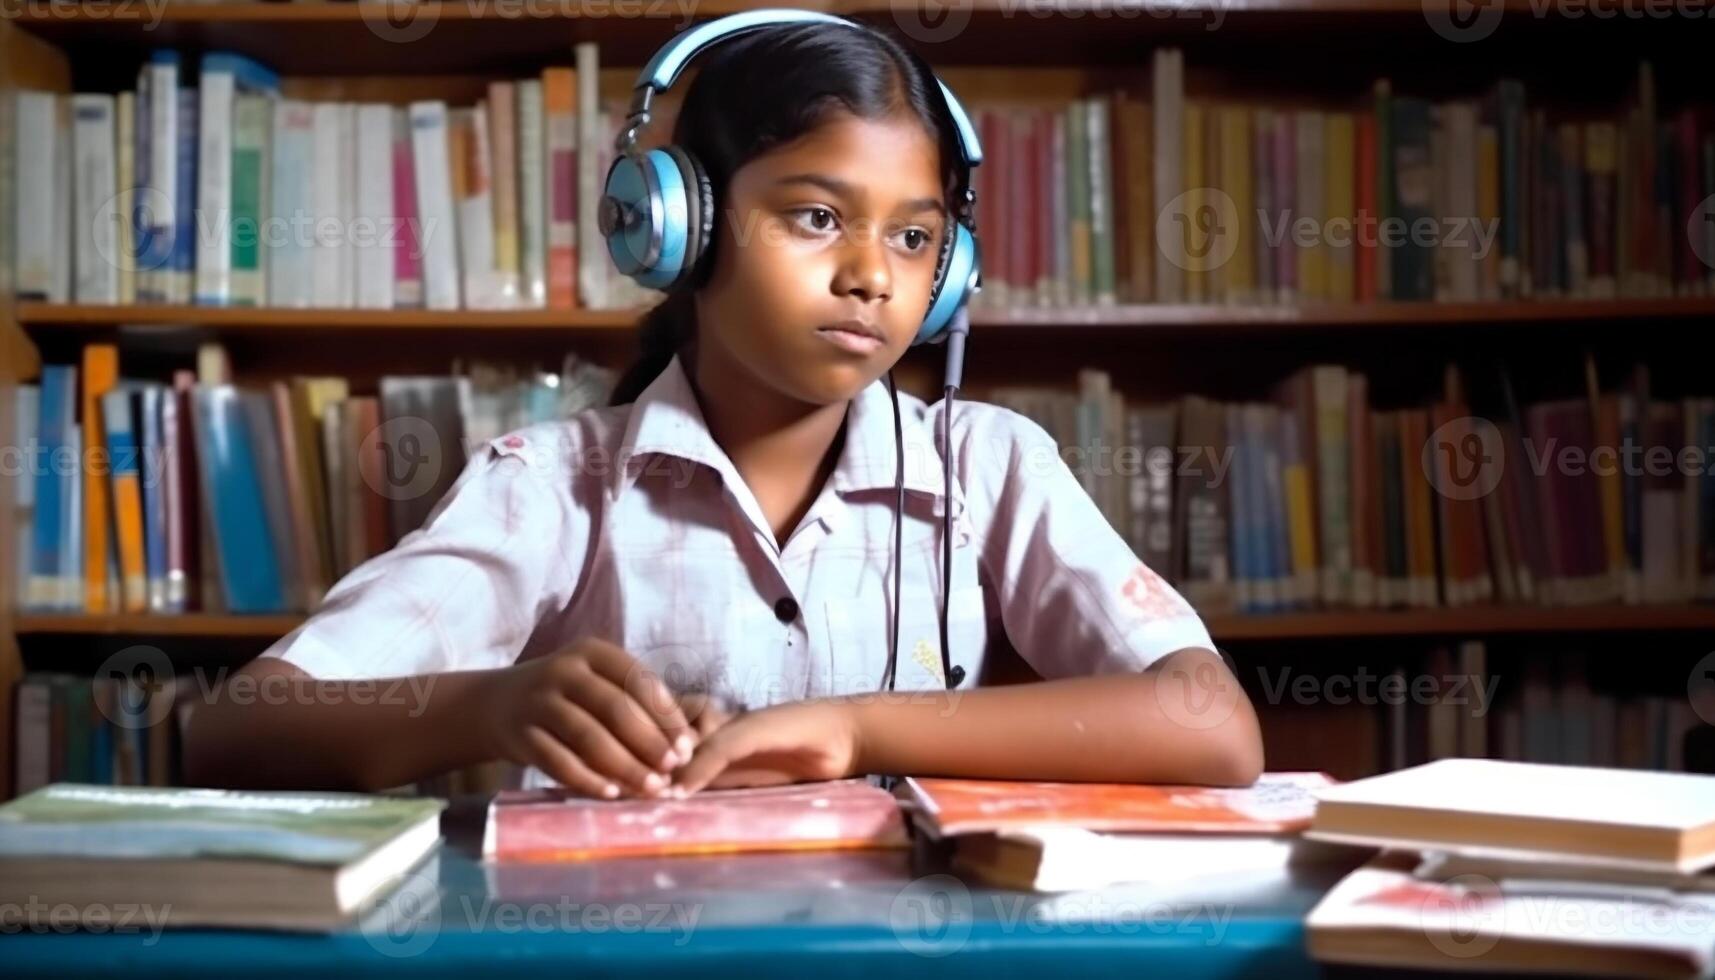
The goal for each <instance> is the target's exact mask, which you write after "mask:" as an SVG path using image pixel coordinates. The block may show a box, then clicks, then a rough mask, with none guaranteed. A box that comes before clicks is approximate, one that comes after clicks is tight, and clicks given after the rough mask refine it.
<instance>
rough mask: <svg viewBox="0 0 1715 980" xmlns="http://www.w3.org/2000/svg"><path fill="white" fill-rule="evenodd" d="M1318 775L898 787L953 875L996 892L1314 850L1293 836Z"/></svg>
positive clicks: (1259, 869) (1203, 873)
mask: <svg viewBox="0 0 1715 980" xmlns="http://www.w3.org/2000/svg"><path fill="white" fill-rule="evenodd" d="M1331 785H1333V781H1332V780H1331V779H1329V777H1328V776H1327V775H1325V774H1323V773H1311V772H1298V773H1293V772H1289V773H1265V774H1264V775H1263V776H1262V777H1261V778H1260V779H1259V780H1258V781H1257V782H1256V783H1255V784H1253V785H1251V786H1247V787H1243V788H1217V787H1207V786H1154V785H1132V784H1118V783H1049V782H1015V781H1003V780H980V779H934V778H915V777H914V778H909V779H906V780H904V781H903V782H902V783H900V785H899V787H898V788H897V790H896V792H897V793H898V795H899V796H900V798H901V800H902V801H903V802H904V804H905V807H906V809H907V811H908V812H909V813H910V814H911V818H912V820H913V822H914V825H915V827H916V829H917V830H918V832H919V833H920V834H922V835H923V836H924V838H925V840H927V841H929V842H930V850H932V851H934V850H939V851H941V852H942V853H943V854H944V856H945V857H946V858H947V859H949V860H950V863H951V866H952V868H953V869H954V870H955V871H958V872H961V873H964V874H968V875H970V876H972V877H973V878H975V879H977V880H979V881H982V882H986V883H988V884H992V885H997V886H1000V887H1003V888H1013V889H1019V890H1024V891H1043V892H1060V891H1078V890H1083V889H1089V888H1102V887H1106V886H1108V885H1116V884H1125V883H1132V882H1166V881H1174V880H1180V879H1187V878H1203V877H1208V876H1219V875H1234V874H1247V873H1262V874H1273V873H1278V872H1279V870H1280V869H1281V868H1283V867H1284V866H1286V865H1287V864H1289V863H1292V862H1294V861H1295V860H1304V859H1308V858H1310V857H1311V856H1312V853H1311V852H1314V851H1317V850H1319V849H1318V848H1315V847H1314V846H1312V847H1308V848H1307V847H1305V846H1304V845H1303V844H1302V841H1301V840H1300V838H1299V832H1300V831H1301V830H1303V829H1304V828H1305V827H1306V826H1308V825H1309V823H1310V818H1311V816H1312V814H1313V813H1314V811H1315V806H1316V803H1315V796H1314V791H1315V790H1318V789H1321V788H1324V787H1328V786H1331Z"/></svg>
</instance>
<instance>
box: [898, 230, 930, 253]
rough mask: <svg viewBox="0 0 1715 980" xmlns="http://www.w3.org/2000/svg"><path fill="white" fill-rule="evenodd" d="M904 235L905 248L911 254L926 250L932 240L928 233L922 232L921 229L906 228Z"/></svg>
mask: <svg viewBox="0 0 1715 980" xmlns="http://www.w3.org/2000/svg"><path fill="white" fill-rule="evenodd" d="M905 235H906V247H907V248H909V249H910V250H911V251H913V252H916V251H919V250H920V249H923V248H926V247H927V246H928V245H929V242H930V241H931V240H932V239H931V236H930V235H929V233H928V232H927V231H924V230H923V229H922V228H907V229H905Z"/></svg>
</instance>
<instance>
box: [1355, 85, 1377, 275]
mask: <svg viewBox="0 0 1715 980" xmlns="http://www.w3.org/2000/svg"><path fill="white" fill-rule="evenodd" d="M1357 123H1358V129H1357V139H1356V143H1357V150H1358V158H1357V159H1356V160H1354V161H1352V174H1353V175H1354V177H1355V178H1356V181H1355V183H1356V188H1355V193H1354V194H1353V197H1355V198H1356V201H1355V203H1356V204H1357V206H1358V227H1357V229H1356V242H1355V244H1356V245H1357V254H1356V256H1355V260H1356V263H1357V269H1356V279H1357V286H1358V302H1360V303H1370V302H1374V301H1375V298H1376V238H1375V236H1376V232H1377V229H1375V228H1372V227H1370V225H1369V222H1371V221H1373V220H1375V219H1376V217H1377V214H1376V117H1375V113H1373V112H1360V113H1358V114H1357Z"/></svg>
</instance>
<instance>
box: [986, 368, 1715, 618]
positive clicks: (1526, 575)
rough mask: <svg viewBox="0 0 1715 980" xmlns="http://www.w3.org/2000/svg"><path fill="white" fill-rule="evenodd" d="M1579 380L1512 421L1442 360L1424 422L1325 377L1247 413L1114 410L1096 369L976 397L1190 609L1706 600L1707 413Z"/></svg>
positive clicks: (1319, 373) (1363, 382)
mask: <svg viewBox="0 0 1715 980" xmlns="http://www.w3.org/2000/svg"><path fill="white" fill-rule="evenodd" d="M1595 370H1596V369H1595V367H1594V365H1593V363H1587V364H1586V372H1587V375H1588V377H1587V378H1586V383H1587V389H1588V394H1587V396H1586V397H1585V398H1575V399H1565V400H1555V401H1545V402H1538V403H1534V404H1528V405H1522V406H1521V405H1520V403H1519V402H1518V400H1517V398H1516V397H1515V395H1514V394H1513V390H1512V383H1511V378H1510V373H1509V372H1508V371H1507V370H1506V369H1505V367H1504V365H1502V366H1501V367H1500V368H1499V369H1498V370H1497V371H1495V372H1493V373H1495V374H1496V375H1498V377H1499V383H1498V385H1487V384H1485V385H1484V386H1482V388H1483V393H1484V394H1486V393H1487V392H1488V391H1489V390H1490V389H1492V388H1497V387H1498V388H1499V390H1500V394H1499V395H1497V396H1495V397H1493V398H1488V399H1486V401H1480V403H1479V408H1480V409H1481V412H1479V411H1478V410H1477V409H1474V408H1473V407H1472V401H1471V399H1470V397H1469V396H1468V395H1467V392H1466V387H1467V384H1466V381H1465V379H1464V376H1463V372H1462V371H1461V369H1460V368H1459V367H1458V366H1456V365H1449V366H1448V369H1447V372H1446V381H1445V384H1444V391H1443V394H1442V396H1441V397H1440V398H1439V399H1437V400H1436V401H1435V402H1434V403H1433V404H1431V405H1428V406H1425V407H1406V408H1390V409H1383V408H1380V407H1378V406H1377V405H1376V404H1374V403H1373V401H1372V398H1371V390H1370V384H1369V380H1368V377H1367V376H1366V375H1365V374H1364V373H1363V372H1361V371H1355V370H1351V369H1348V368H1346V367H1343V366H1341V365H1330V364H1323V365H1312V366H1310V367H1307V368H1304V369H1302V370H1300V371H1298V372H1296V373H1294V374H1292V375H1291V376H1289V377H1288V378H1286V379H1284V380H1283V381H1281V382H1280V383H1279V384H1277V385H1276V386H1275V387H1274V390H1273V391H1272V393H1271V396H1272V397H1271V399H1270V400H1268V401H1257V402H1244V403H1221V402H1216V401H1212V400H1210V399H1208V398H1204V397H1201V396H1195V395H1193V396H1188V397H1185V398H1183V399H1181V400H1179V401H1177V402H1172V403H1165V404H1148V405H1143V406H1137V405H1135V404H1134V405H1130V406H1128V405H1127V403H1126V399H1125V397H1124V395H1123V394H1122V393H1121V392H1119V391H1117V390H1115V389H1114V388H1113V385H1112V382H1111V379H1110V377H1109V376H1108V374H1107V373H1106V372H1105V371H1103V370H1101V369H1097V368H1086V369H1084V370H1081V371H1080V372H1079V376H1078V384H1077V390H1076V391H1066V390H1062V389H1057V388H1045V387H1035V386H1002V387H999V388H996V389H994V390H993V391H992V392H990V393H988V394H987V396H986V397H987V400H990V401H993V402H995V403H997V404H1000V405H1004V406H1006V407H1008V408H1011V409H1013V410H1015V411H1018V412H1020V413H1022V414H1024V415H1026V416H1029V417H1031V418H1032V419H1034V420H1035V421H1037V422H1038V423H1039V424H1041V425H1042V426H1043V427H1044V428H1045V429H1046V430H1047V431H1048V432H1049V434H1050V435H1052V436H1053V437H1054V438H1055V440H1056V442H1058V444H1059V446H1060V447H1061V453H1062V456H1063V458H1066V460H1067V462H1068V464H1069V465H1070V466H1071V468H1072V469H1073V471H1074V473H1075V474H1076V475H1077V476H1078V477H1079V479H1080V480H1081V481H1082V482H1083V484H1084V486H1085V488H1086V490H1088V492H1089V493H1090V496H1091V497H1092V498H1093V499H1094V500H1095V501H1096V503H1097V505H1098V506H1099V507H1100V508H1101V510H1102V512H1103V513H1104V514H1105V515H1106V516H1107V517H1108V520H1109V521H1110V523H1111V524H1112V525H1113V527H1114V528H1116V529H1117V530H1119V531H1120V533H1121V534H1122V535H1124V536H1125V538H1126V540H1127V541H1128V543H1129V544H1130V545H1131V547H1132V549H1133V550H1134V551H1135V552H1136V553H1137V554H1138V556H1139V557H1140V558H1142V559H1143V560H1144V561H1145V563H1147V564H1149V565H1150V567H1152V568H1156V569H1159V570H1162V571H1163V572H1164V574H1166V575H1167V576H1168V577H1169V578H1170V580H1172V581H1173V582H1174V583H1175V584H1176V585H1177V586H1178V587H1179V588H1180V589H1181V590H1182V591H1183V592H1184V593H1185V594H1186V597H1187V598H1188V599H1190V600H1191V602H1192V603H1193V604H1194V605H1196V606H1197V607H1198V609H1199V610H1201V611H1203V612H1204V613H1205V614H1211V613H1214V614H1219V613H1228V612H1235V611H1236V612H1279V611H1289V610H1298V609H1305V608H1312V607H1321V608H1429V607H1443V606H1445V607H1456V606H1469V605H1474V604H1486V603H1491V602H1500V603H1508V604H1538V605H1556V606H1559V605H1594V604H1602V603H1617V602H1624V603H1626V604H1651V603H1686V602H1691V601H1694V600H1705V599H1711V598H1715V480H1711V479H1710V478H1709V475H1708V474H1707V472H1705V471H1706V470H1707V466H1705V465H1701V464H1698V465H1690V464H1692V463H1695V462H1696V461H1697V460H1700V459H1705V458H1707V456H1706V453H1705V452H1704V450H1703V449H1699V448H1698V447H1710V446H1715V400H1711V399H1708V398H1684V399H1664V398H1659V397H1652V396H1651V394H1650V389H1649V372H1648V370H1647V368H1646V367H1645V366H1642V365H1640V366H1638V367H1637V368H1635V369H1634V370H1633V371H1632V373H1631V376H1630V377H1629V378H1628V379H1627V382H1626V384H1625V385H1624V386H1623V387H1622V388H1621V389H1620V390H1617V391H1600V390H1598V387H1597V380H1596V374H1595ZM1488 373H1489V372H1485V375H1486V374H1488ZM1485 380H1486V378H1485ZM1688 447H1690V449H1692V450H1695V455H1692V454H1688V453H1687V452H1686V450H1687V448H1688Z"/></svg>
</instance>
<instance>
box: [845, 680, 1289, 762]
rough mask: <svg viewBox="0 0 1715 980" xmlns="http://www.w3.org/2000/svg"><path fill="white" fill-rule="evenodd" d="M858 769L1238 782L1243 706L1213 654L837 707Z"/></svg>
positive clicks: (1256, 749) (1247, 735) (1249, 722)
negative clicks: (844, 711) (852, 728)
mask: <svg viewBox="0 0 1715 980" xmlns="http://www.w3.org/2000/svg"><path fill="white" fill-rule="evenodd" d="M847 704H848V706H849V708H850V710H851V711H852V712H853V714H854V718H855V725H856V728H857V741H858V759H857V768H858V771H859V772H874V773H892V774H898V775H941V776H955V777H965V778H975V779H1040V780H1050V781H1070V782H1140V783H1142V782H1148V783H1193V784H1214V785H1249V784H1250V783H1252V782H1254V781H1255V779H1256V777H1257V775H1258V774H1259V773H1260V772H1261V771H1262V766H1263V759H1262V736H1261V733H1260V730H1259V728H1258V725H1257V719H1256V714H1255V712H1254V710H1253V709H1252V707H1251V704H1250V701H1249V700H1248V699H1247V698H1246V697H1245V695H1244V692H1243V691H1242V689H1241V688H1240V687H1239V683H1238V681H1237V679H1235V678H1234V677H1233V676H1232V674H1231V673H1230V672H1229V671H1228V670H1227V668H1226V665H1225V664H1224V663H1222V661H1221V659H1220V658H1219V657H1218V656H1216V655H1215V654H1214V653H1212V652H1210V651H1207V650H1197V649H1189V650H1181V651H1179V652H1177V653H1175V654H1172V655H1170V656H1169V657H1168V658H1166V659H1164V660H1163V661H1162V662H1161V663H1160V664H1159V665H1157V666H1156V667H1155V668H1154V669H1151V670H1148V671H1145V672H1142V673H1137V674H1121V675H1106V676H1098V677H1079V678H1069V679H1065V680H1053V681H1040V682H1036V683H1028V684H1018V685H1012V686H1006V687H994V688H980V689H977V690H974V691H962V692H941V691H923V692H905V691H902V692H898V693H896V694H892V695H872V696H868V697H864V698H851V699H847Z"/></svg>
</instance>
